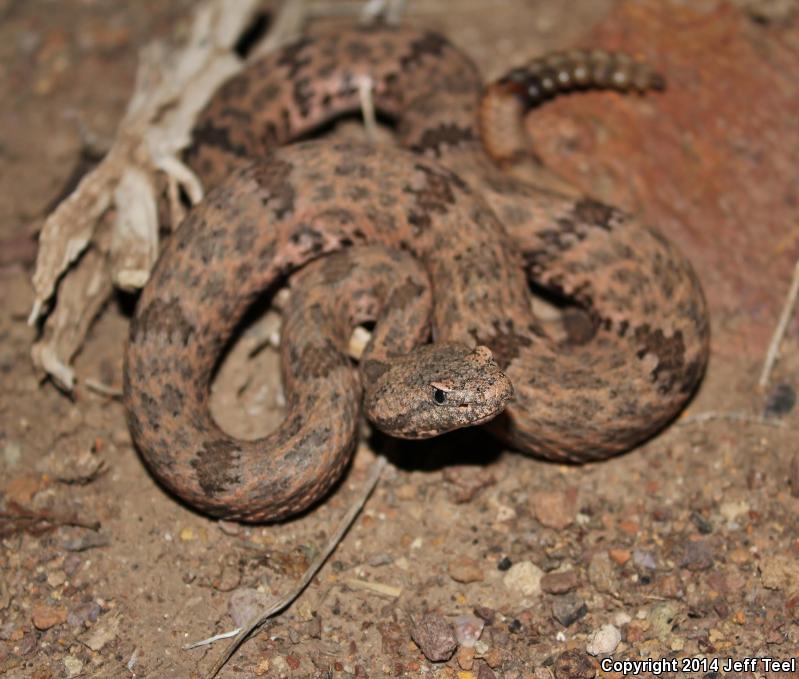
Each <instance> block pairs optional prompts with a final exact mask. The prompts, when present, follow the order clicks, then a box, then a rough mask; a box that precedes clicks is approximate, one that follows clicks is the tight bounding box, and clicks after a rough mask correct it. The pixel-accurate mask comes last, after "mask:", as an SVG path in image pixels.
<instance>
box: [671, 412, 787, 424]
mask: <svg viewBox="0 0 799 679" xmlns="http://www.w3.org/2000/svg"><path fill="white" fill-rule="evenodd" d="M714 420H722V421H726V422H746V423H748V424H759V425H762V426H764V427H777V428H780V427H782V426H784V425H783V423H782V422H780V421H779V420H772V419H766V418H763V417H760V416H759V415H751V414H750V413H741V412H735V411H732V412H721V411H717V410H709V411H707V412H704V413H697V414H696V415H689V416H688V417H683V418H681V419H680V420H678V421H677V424H678V425H679V426H685V425H691V424H701V423H703V422H712V421H714Z"/></svg>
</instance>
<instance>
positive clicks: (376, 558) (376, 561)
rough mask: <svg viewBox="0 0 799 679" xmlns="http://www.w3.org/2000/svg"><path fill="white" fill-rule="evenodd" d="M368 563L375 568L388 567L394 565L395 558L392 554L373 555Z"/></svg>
mask: <svg viewBox="0 0 799 679" xmlns="http://www.w3.org/2000/svg"><path fill="white" fill-rule="evenodd" d="M367 563H368V564H369V565H370V566H375V567H377V566H388V565H389V564H391V563H394V557H393V556H391V554H385V553H381V554H373V555H372V556H371V557H369V561H367Z"/></svg>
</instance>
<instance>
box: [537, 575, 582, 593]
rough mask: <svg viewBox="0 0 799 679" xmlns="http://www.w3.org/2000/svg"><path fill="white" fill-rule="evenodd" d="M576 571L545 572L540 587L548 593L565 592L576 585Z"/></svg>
mask: <svg viewBox="0 0 799 679" xmlns="http://www.w3.org/2000/svg"><path fill="white" fill-rule="evenodd" d="M577 584H578V578H577V571H573V570H570V571H558V572H554V573H547V574H546V575H544V577H543V578H541V589H543V590H544V591H545V592H548V593H549V594H566V592H571V591H572V590H573V589H574V588H575V587H577Z"/></svg>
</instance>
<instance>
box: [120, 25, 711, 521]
mask: <svg viewBox="0 0 799 679" xmlns="http://www.w3.org/2000/svg"><path fill="white" fill-rule="evenodd" d="M363 79H368V82H369V83H370V84H371V87H372V90H373V95H374V101H375V105H376V107H377V109H378V110H379V111H380V112H381V113H383V114H384V115H386V116H387V117H391V118H394V119H395V120H396V121H397V139H398V141H399V144H400V148H393V147H383V146H375V145H358V144H341V143H334V142H331V141H329V140H328V141H325V140H324V139H322V140H318V141H303V142H299V143H295V144H292V145H290V146H286V147H284V148H279V147H281V146H282V145H284V144H287V143H288V142H292V141H295V140H298V139H300V138H301V137H303V136H304V135H307V134H308V133H310V132H312V131H314V130H315V129H317V128H318V127H319V126H320V125H322V124H324V123H327V122H329V121H331V120H332V119H334V118H335V117H336V116H338V115H340V114H342V113H346V112H351V111H356V110H358V107H359V100H358V86H359V83H360V82H362V81H363ZM660 85H661V82H660V80H659V79H658V78H657V77H656V76H654V75H653V74H652V73H651V72H650V71H649V70H648V69H647V68H646V67H644V66H642V65H639V64H637V63H636V62H634V61H632V60H630V59H628V58H626V57H623V56H621V55H608V54H605V53H600V52H573V53H568V54H563V55H557V56H551V57H547V58H544V59H541V60H536V61H534V62H533V63H531V64H529V65H528V66H526V67H524V68H519V69H514V70H513V71H511V72H510V73H509V74H508V75H507V76H506V77H505V78H503V79H501V80H499V81H497V82H496V83H494V84H493V85H490V86H489V87H487V88H485V89H484V88H483V87H482V84H481V80H480V77H479V74H478V72H477V70H476V68H475V67H474V66H473V64H472V63H471V62H470V61H469V59H468V58H466V57H465V56H464V55H463V54H462V53H460V52H459V51H458V50H457V49H455V48H454V47H453V46H452V45H450V44H449V43H448V42H447V41H446V40H445V39H444V38H442V37H440V36H438V35H436V34H433V33H429V32H421V31H416V30H412V29H407V28H402V29H368V30H367V29H352V30H349V31H343V32H339V33H337V34H335V35H330V36H327V37H319V38H303V39H301V40H299V41H298V42H296V43H294V44H292V45H289V46H287V47H285V48H283V49H282V50H280V51H278V52H277V53H274V54H272V55H270V56H268V57H266V58H264V59H263V60H262V61H260V62H258V63H255V64H253V65H252V66H251V67H249V68H248V69H247V70H245V71H244V72H243V73H242V74H240V75H238V76H236V77H234V78H233V79H232V80H230V81H229V82H228V83H227V84H226V85H224V86H223V88H222V89H221V90H220V91H219V92H218V94H217V95H216V96H215V97H214V99H213V100H212V101H211V102H210V104H209V105H208V107H207V108H206V110H205V111H204V113H203V114H202V116H201V118H200V120H199V122H198V124H197V127H196V131H195V137H194V139H195V141H194V146H193V148H192V149H191V152H190V154H189V161H190V163H191V164H192V166H193V167H194V168H195V170H196V171H197V172H198V173H199V174H200V176H201V177H202V178H203V180H204V181H205V182H206V184H207V185H214V186H215V188H214V189H213V190H211V191H210V192H209V193H208V195H207V197H206V199H205V200H204V201H203V202H202V203H201V204H200V205H199V206H197V207H196V208H195V209H193V210H192V212H191V213H190V214H189V216H188V217H187V219H186V220H185V221H184V222H183V224H182V225H181V226H180V228H179V229H178V230H177V232H176V233H175V234H174V236H173V237H172V238H171V240H170V241H169V242H168V243H167V244H166V246H165V248H164V250H163V252H162V253H161V256H160V258H159V260H158V262H157V264H156V266H155V268H154V270H153V272H152V276H151V278H150V280H149V282H148V284H147V286H146V287H145V289H144V291H143V293H142V295H141V298H140V300H139V303H138V307H137V310H136V314H135V317H134V319H133V321H132V324H131V330H130V340H129V343H128V346H127V351H126V357H125V389H124V400H125V404H126V407H127V413H128V422H129V425H130V429H131V432H132V434H133V438H134V440H135V442H136V444H137V446H138V448H139V450H140V451H141V453H142V455H143V457H144V459H145V461H146V462H147V464H148V465H149V467H150V469H151V470H152V471H153V473H154V474H155V476H156V477H157V478H158V479H160V480H161V481H162V482H163V483H164V484H165V485H166V486H167V487H168V488H170V489H171V490H173V491H174V492H175V493H177V494H178V495H179V496H180V497H182V498H183V499H184V500H186V501H187V502H189V503H190V504H192V505H194V506H196V507H198V508H199V509H201V510H203V511H205V512H208V513H210V514H213V515H216V516H221V517H226V518H234V519H242V520H268V519H278V518H282V517H285V516H288V515H290V514H293V513H296V512H298V511H301V510H302V509H304V508H306V507H308V506H309V505H310V504H312V503H313V502H314V501H315V500H317V499H318V498H320V497H321V496H322V495H323V494H324V493H325V492H326V491H327V490H328V489H329V487H330V486H331V485H332V483H333V482H334V481H335V480H336V478H337V477H338V476H339V475H340V473H341V471H342V469H343V468H344V466H345V465H346V462H347V461H348V459H349V457H350V454H351V452H352V450H353V447H354V445H355V441H356V438H357V431H358V428H357V422H358V418H359V414H360V412H361V406H360V394H361V390H362V388H361V384H362V383H363V384H364V385H365V388H366V391H367V399H366V412H367V414H368V415H369V417H370V418H371V419H372V420H373V421H374V422H376V423H377V425H378V426H379V427H381V428H383V429H384V430H386V431H387V432H388V433H394V434H395V435H399V436H404V437H409V438H413V437H421V436H431V435H435V434H437V433H441V432H443V431H447V430H449V429H452V428H455V427H459V426H465V425H467V424H474V423H479V422H483V421H485V420H487V419H490V418H491V417H493V416H494V415H497V413H499V414H498V415H497V416H496V417H494V419H493V420H491V422H490V423H489V425H488V426H489V427H490V428H491V431H492V432H493V433H495V434H496V435H497V436H499V437H500V439H501V440H502V441H504V442H505V443H507V444H508V445H509V446H511V447H513V448H515V449H517V450H521V451H524V452H529V453H533V454H535V455H540V456H544V457H547V458H550V459H555V460H569V461H588V460H597V459H601V458H604V457H607V456H610V455H613V454H615V453H618V452H620V451H624V450H626V449H628V448H630V447H632V446H634V445H635V444H636V443H638V442H640V441H642V440H643V439H645V438H647V437H648V436H650V435H651V434H652V433H654V432H655V431H657V430H658V429H660V428H662V427H663V426H664V425H665V424H666V423H667V422H668V421H669V420H670V419H672V418H673V417H674V416H675V414H676V413H677V412H678V411H679V410H680V409H681V407H682V406H683V405H684V404H685V402H686V401H687V399H688V398H689V397H690V395H691V393H692V392H693V391H694V389H695V387H696V386H697V384H698V382H699V380H700V379H701V376H702V374H703V371H704V367H705V364H706V361H707V356H708V346H709V323H708V316H707V311H706V307H705V302H704V297H703V294H702V291H701V288H700V285H699V282H698V280H697V277H696V275H695V273H694V271H693V270H692V268H691V266H690V265H689V263H688V262H687V260H686V259H685V258H684V257H683V256H682V255H681V254H680V253H679V252H678V251H677V249H676V248H675V247H674V246H673V245H672V244H671V243H670V242H669V241H668V240H666V239H665V238H664V237H663V236H662V235H661V234H660V233H659V232H658V231H656V230H655V229H652V228H650V227H647V226H644V225H642V224H640V223H639V222H638V221H636V220H635V219H634V218H633V217H631V216H630V215H628V214H625V213H624V212H622V211H620V210H618V209H616V208H614V207H611V206H608V205H605V204H602V203H600V202H598V201H596V200H593V199H591V198H587V197H583V198H573V197H567V196H563V195H559V194H557V193H555V192H552V191H550V190H546V189H543V188H540V187H537V186H532V185H529V184H525V183H523V182H521V181H519V180H517V179H514V178H511V177H510V176H508V175H507V174H505V173H503V172H502V171H501V170H500V169H499V168H498V166H497V163H496V162H495V161H504V162H507V161H513V160H515V159H517V158H519V157H521V156H527V155H529V150H528V149H526V148H525V143H526V142H525V137H524V135H523V134H522V133H521V117H522V115H523V114H524V113H525V112H526V110H528V109H529V108H530V107H532V106H533V105H535V104H536V103H537V102H538V101H540V100H541V99H543V98H546V97H547V96H550V95H554V94H556V93H558V92H561V91H565V90H569V89H575V88H583V87H591V86H596V87H612V88H617V89H621V90H625V89H636V90H643V89H646V88H650V87H659V86H660ZM486 151H488V153H486ZM492 156H493V159H492ZM253 159H254V160H253ZM362 246H379V247H372V248H364V247H362ZM384 248H390V249H393V250H400V251H404V253H405V254H395V255H392V254H391V253H390V252H387V251H386V250H385V249H384ZM340 250H341V251H344V252H343V253H341V254H339V255H337V256H336V257H335V258H333V259H332V260H330V261H327V260H328V258H327V257H325V258H322V259H321V260H320V261H319V262H318V263H314V264H312V265H310V267H309V268H308V270H307V271H304V272H301V274H300V275H301V276H302V277H303V278H301V279H300V281H299V284H297V285H295V287H296V288H297V289H298V290H303V289H305V288H304V287H303V286H305V285H307V290H308V292H304V293H301V294H295V295H293V297H292V298H293V299H295V300H296V302H295V304H296V306H294V307H292V309H290V310H289V311H287V312H286V321H285V326H286V328H285V331H284V338H283V339H284V346H283V348H282V357H283V379H284V384H285V387H286V392H287V400H288V408H287V410H288V414H287V416H286V419H285V421H284V422H283V424H282V425H281V426H280V427H279V428H278V429H277V430H276V431H275V432H273V433H272V434H270V435H269V436H267V437H265V438H263V439H260V440H257V441H241V440H238V439H235V438H233V437H231V436H229V435H228V434H226V433H225V432H223V431H222V430H221V429H220V428H219V427H218V426H217V425H216V423H215V422H214V421H213V420H212V418H211V416H210V414H209V412H208V392H209V383H210V380H211V378H212V375H213V369H214V366H215V364H216V362H217V361H218V358H219V355H220V353H221V351H222V350H223V348H224V345H225V343H226V341H227V340H228V338H229V337H230V335H231V333H232V331H233V329H234V328H235V327H236V325H237V323H238V322H239V321H240V319H241V318H242V316H243V314H244V312H245V311H246V309H247V308H248V306H249V305H250V304H251V303H252V302H253V300H254V299H255V298H256V297H257V296H258V295H259V294H261V293H262V292H263V291H264V290H266V289H267V288H269V287H270V286H273V285H274V284H275V283H276V282H278V281H280V280H281V279H284V278H285V277H286V276H287V275H289V274H290V273H291V272H293V271H295V270H296V269H299V268H300V267H303V266H304V265H306V264H307V263H308V262H311V260H315V259H317V258H319V257H320V256H321V255H327V254H328V253H333V252H335V251H340ZM409 256H410V257H411V258H412V259H413V260H415V261H416V262H417V263H418V265H421V266H422V267H423V270H424V273H426V276H424V275H423V276H421V278H419V277H418V276H417V274H418V272H417V274H414V273H412V270H413V266H414V265H413V264H410V265H408V263H407V261H405V260H406V258H408V257H409ZM403 262H404V264H403ZM408 267H410V268H408ZM422 279H426V280H429V287H428V286H427V283H426V282H425V281H424V280H422ZM528 279H529V280H534V281H535V282H536V284H538V285H541V286H543V287H545V288H548V289H550V290H553V291H555V292H556V293H557V294H558V295H561V296H564V297H566V298H568V299H570V300H573V301H574V302H575V303H576V304H578V305H579V306H580V307H581V308H582V309H584V310H585V312H586V314H587V317H588V318H590V320H591V327H592V330H593V337H592V338H591V339H590V340H589V341H587V342H582V343H563V342H557V341H555V340H553V339H551V338H550V337H548V336H547V334H546V333H545V332H544V329H543V328H542V325H541V323H539V322H538V320H537V319H536V318H535V317H534V316H533V315H532V312H531V308H530V294H531V293H530V289H529V285H528ZM320 286H321V287H320ZM324 286H327V287H328V289H329V292H328V293H327V294H325V293H322V292H320V290H321V289H322V288H323V287H324ZM314 290H315V292H314ZM431 290H432V312H431V319H432V339H433V344H432V345H430V346H427V347H422V348H420V349H416V350H414V351H413V352H412V353H411V354H410V358H409V357H405V356H404V354H406V353H407V352H409V351H411V349H412V347H413V346H415V345H416V344H418V343H420V342H423V341H424V340H425V339H426V333H427V330H426V328H427V317H428V311H426V309H427V307H426V304H427V303H428V302H429V301H430V299H429V297H430V295H431ZM425 298H427V301H425ZM334 312H335V313H334ZM337 314H340V315H337ZM378 316H381V317H386V318H388V320H387V321H386V322H385V323H383V322H382V321H383V318H381V322H380V323H378V325H377V329H376V334H375V341H374V343H373V346H372V347H371V349H370V350H369V352H367V355H366V356H365V357H364V359H362V361H361V363H360V373H359V372H357V371H356V369H355V368H353V367H352V366H351V365H350V362H349V361H348V360H347V359H346V357H344V356H343V346H344V345H345V342H346V339H345V338H346V336H347V334H348V332H349V330H350V329H351V326H352V324H353V323H358V322H362V321H364V320H368V319H369V318H376V317H378ZM336 318H338V319H339V320H336ZM342 319H343V320H342ZM381 328H382V329H381ZM289 338H290V339H289ZM486 347H487V349H486ZM488 350H490V352H489V351H488ZM492 356H493V358H492ZM508 380H510V383H511V384H512V396H511V388H510V385H509V384H508Z"/></svg>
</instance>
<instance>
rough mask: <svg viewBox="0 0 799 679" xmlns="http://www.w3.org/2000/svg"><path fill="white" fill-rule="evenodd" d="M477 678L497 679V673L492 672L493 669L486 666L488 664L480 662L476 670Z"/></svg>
mask: <svg viewBox="0 0 799 679" xmlns="http://www.w3.org/2000/svg"><path fill="white" fill-rule="evenodd" d="M477 679H497V675H496V674H494V672H493V670H492V669H491V668H490V667H488V665H482V664H481V665H480V669H479V670H478V672H477Z"/></svg>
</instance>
